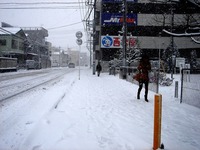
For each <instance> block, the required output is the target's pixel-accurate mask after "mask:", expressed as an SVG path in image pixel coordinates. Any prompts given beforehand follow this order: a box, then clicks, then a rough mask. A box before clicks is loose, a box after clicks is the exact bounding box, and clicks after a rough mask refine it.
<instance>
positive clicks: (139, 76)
mask: <svg viewBox="0 0 200 150" xmlns="http://www.w3.org/2000/svg"><path fill="white" fill-rule="evenodd" d="M133 79H134V80H136V81H140V80H141V79H142V73H141V72H139V71H138V72H137V73H136V74H135V75H134V76H133Z"/></svg>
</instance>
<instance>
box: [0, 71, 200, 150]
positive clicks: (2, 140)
mask: <svg viewBox="0 0 200 150" xmlns="http://www.w3.org/2000/svg"><path fill="white" fill-rule="evenodd" d="M137 88H138V87H137V85H134V84H132V83H130V82H127V81H125V80H121V79H119V77H118V76H110V75H108V73H102V74H101V76H100V77H97V76H94V75H92V71H91V70H90V69H88V68H82V69H81V76H80V80H79V79H78V70H76V71H74V72H71V73H66V75H65V76H64V77H63V78H62V79H60V80H59V81H58V82H56V83H54V84H49V85H44V86H43V87H40V88H38V89H36V90H34V91H32V92H30V93H26V94H24V95H21V96H20V97H17V98H15V99H13V100H10V101H6V102H3V103H1V113H0V128H1V132H0V150H4V149H12V150H151V149H152V143H153V111H154V94H155V93H153V92H149V100H150V102H149V103H146V102H145V101H144V100H143V99H141V100H137V99H136V93H137ZM142 92H143V93H141V94H144V90H143V91H142ZM160 93H161V94H162V95H163V117H162V138H161V140H162V142H163V143H164V145H165V149H166V150H188V149H192V150H199V149H200V143H199V141H200V134H199V133H200V127H199V124H200V119H199V118H200V109H199V108H196V107H193V106H190V105H187V104H180V103H179V100H178V99H175V98H174V95H173V94H174V85H172V86H170V87H160Z"/></svg>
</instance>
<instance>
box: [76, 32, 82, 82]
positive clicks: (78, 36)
mask: <svg viewBox="0 0 200 150" xmlns="http://www.w3.org/2000/svg"><path fill="white" fill-rule="evenodd" d="M82 36H83V33H82V32H81V31H78V32H76V37H77V39H76V43H77V44H78V46H79V56H78V60H79V65H78V66H79V71H78V72H79V80H80V52H81V45H82V43H83V41H82V39H81V38H82Z"/></svg>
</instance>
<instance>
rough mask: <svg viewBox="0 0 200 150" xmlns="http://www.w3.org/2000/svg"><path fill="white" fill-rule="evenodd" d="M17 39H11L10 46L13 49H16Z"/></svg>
mask: <svg viewBox="0 0 200 150" xmlns="http://www.w3.org/2000/svg"><path fill="white" fill-rule="evenodd" d="M17 43H18V42H17V41H16V40H12V48H13V49H17Z"/></svg>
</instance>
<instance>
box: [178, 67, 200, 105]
mask: <svg viewBox="0 0 200 150" xmlns="http://www.w3.org/2000/svg"><path fill="white" fill-rule="evenodd" d="M180 102H181V103H182V102H183V103H187V104H189V105H193V106H196V107H198V108H200V69H182V71H181V98H180Z"/></svg>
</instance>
